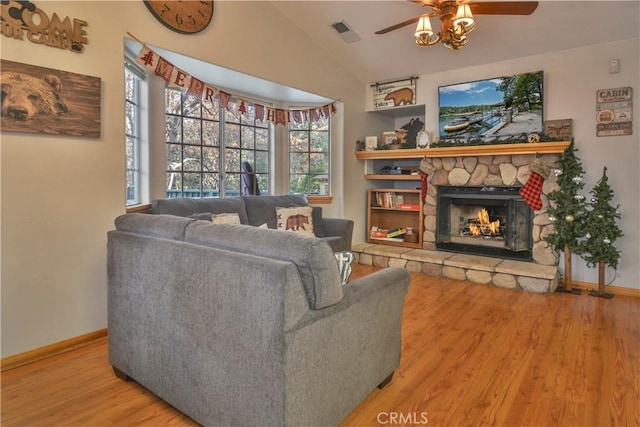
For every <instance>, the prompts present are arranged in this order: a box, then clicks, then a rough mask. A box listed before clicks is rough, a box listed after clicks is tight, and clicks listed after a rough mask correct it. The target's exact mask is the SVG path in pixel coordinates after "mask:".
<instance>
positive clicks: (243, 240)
mask: <svg viewBox="0 0 640 427" xmlns="http://www.w3.org/2000/svg"><path fill="white" fill-rule="evenodd" d="M185 241H186V242H189V243H195V244H200V245H205V246H211V247H216V248H220V249H225V250H230V251H236V252H243V253H248V254H252V255H258V256H263V257H268V258H273V259H278V260H282V261H289V262H292V263H293V264H295V265H296V267H297V268H298V271H299V273H300V278H301V279H302V283H303V286H304V288H305V293H306V294H307V298H308V300H309V307H310V308H312V309H315V310H319V309H322V308H325V307H328V306H331V305H333V304H336V303H338V302H339V301H340V300H342V296H343V293H342V285H341V282H340V275H339V273H338V266H337V264H336V259H335V257H334V256H333V251H332V250H331V247H330V246H329V245H328V244H327V243H326V242H325V241H323V240H320V239H315V238H309V237H307V236H301V235H299V234H296V233H284V232H282V231H277V230H271V229H263V228H259V227H248V226H244V225H229V224H213V223H208V222H205V221H194V222H193V223H192V224H190V225H189V226H188V227H187V229H186V231H185ZM247 268H251V266H247Z"/></svg>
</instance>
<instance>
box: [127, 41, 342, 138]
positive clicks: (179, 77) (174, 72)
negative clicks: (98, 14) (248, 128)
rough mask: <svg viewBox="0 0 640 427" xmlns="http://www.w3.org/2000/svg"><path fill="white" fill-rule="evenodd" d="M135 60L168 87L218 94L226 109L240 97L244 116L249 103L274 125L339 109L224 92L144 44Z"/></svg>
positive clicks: (314, 118) (201, 94)
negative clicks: (271, 102) (283, 104)
mask: <svg viewBox="0 0 640 427" xmlns="http://www.w3.org/2000/svg"><path fill="white" fill-rule="evenodd" d="M136 62H137V63H138V64H140V65H142V66H143V67H145V68H146V69H147V70H148V71H149V72H150V73H151V74H153V75H155V76H158V77H160V78H161V79H163V80H164V81H165V82H166V83H167V85H168V86H169V87H173V88H178V89H180V90H183V91H184V92H186V93H187V94H189V95H193V96H195V97H198V98H200V99H202V100H204V101H211V102H213V101H214V100H215V98H216V97H218V99H219V101H220V105H221V106H222V107H224V108H225V109H228V108H229V100H230V99H231V98H232V97H233V98H235V99H237V100H238V102H237V110H238V112H240V113H241V114H243V115H245V116H246V114H247V109H248V107H249V106H253V107H254V111H255V117H256V119H257V120H260V121H262V122H267V121H269V122H272V123H273V124H274V125H284V126H287V125H288V124H289V122H293V123H305V122H312V123H314V122H317V121H318V120H320V119H321V118H326V117H329V116H331V115H332V114H334V113H335V112H336V106H335V102H332V103H330V104H326V105H322V106H320V107H313V108H308V109H282V108H272V107H267V106H264V105H260V104H256V103H254V102H250V101H247V100H245V99H243V98H242V97H241V96H236V95H233V94H231V93H228V92H225V91H223V90H221V89H218V88H216V87H214V86H211V85H210V84H208V83H205V82H203V81H202V80H199V79H197V78H195V77H193V76H192V75H190V74H189V73H187V72H186V71H184V70H182V69H180V68H179V67H176V66H175V65H173V64H172V63H171V62H169V61H167V60H166V59H165V58H163V57H162V56H160V55H159V54H158V53H157V52H155V51H153V50H152V49H150V48H149V47H148V46H147V45H144V44H143V45H142V48H141V49H140V52H139V53H138V56H137V57H136Z"/></svg>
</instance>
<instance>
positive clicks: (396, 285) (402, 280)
mask: <svg viewBox="0 0 640 427" xmlns="http://www.w3.org/2000/svg"><path fill="white" fill-rule="evenodd" d="M410 283H411V274H410V273H409V272H408V271H407V270H405V269H404V268H400V267H387V268H384V269H382V270H379V271H376V272H374V273H372V274H369V275H367V276H364V277H361V278H359V279H356V280H354V281H351V282H349V283H348V284H346V285H345V286H343V293H344V297H343V298H342V301H340V302H339V303H337V304H334V305H332V306H330V307H326V308H324V309H321V310H310V311H309V313H307V314H306V315H305V316H304V317H303V318H302V319H300V322H298V323H297V324H296V325H295V326H294V327H293V329H301V328H304V327H305V326H307V325H309V324H312V323H314V322H317V321H318V320H321V319H324V318H328V317H331V316H334V315H335V314H336V313H338V312H341V311H345V310H348V309H349V307H350V306H352V305H354V304H358V303H360V304H374V303H376V301H377V300H378V299H379V298H380V297H381V295H380V294H382V293H384V294H385V296H384V298H385V300H387V301H388V303H389V305H390V306H391V305H393V306H394V307H395V308H394V310H395V315H398V310H399V314H400V316H401V315H402V309H403V307H404V299H405V296H406V294H407V290H408V288H409V284H410ZM367 300H369V301H367ZM374 300H375V301H374Z"/></svg>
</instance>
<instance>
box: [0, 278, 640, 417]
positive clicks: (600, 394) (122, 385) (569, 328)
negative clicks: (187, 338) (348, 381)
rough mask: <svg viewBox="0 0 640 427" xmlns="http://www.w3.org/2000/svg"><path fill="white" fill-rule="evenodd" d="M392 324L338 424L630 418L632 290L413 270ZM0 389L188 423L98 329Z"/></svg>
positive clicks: (20, 402)
mask: <svg viewBox="0 0 640 427" xmlns="http://www.w3.org/2000/svg"><path fill="white" fill-rule="evenodd" d="M375 269H376V268H375V267H367V266H360V265H358V266H356V269H355V272H354V276H353V278H356V277H358V276H361V275H365V274H369V273H370V272H371V271H374V270H375ZM402 333H403V351H402V360H401V364H400V367H399V369H398V370H397V371H396V374H395V376H394V378H393V381H392V382H391V383H390V384H389V385H387V386H386V387H385V388H383V389H381V390H378V389H376V390H374V391H373V392H372V393H371V394H370V395H369V396H368V397H367V398H366V399H365V400H364V401H363V402H362V403H361V404H360V405H359V406H358V407H357V408H356V409H355V410H354V411H353V412H352V413H351V414H350V415H349V416H347V417H346V418H345V419H344V420H343V422H342V425H343V426H380V425H420V424H423V425H424V424H426V425H429V426H443V427H449V426H488V425H492V426H493V425H495V426H510V427H511V426H576V427H577V426H580V427H582V426H625V427H626V426H640V299H638V298H633V297H626V296H616V297H614V298H613V299H611V300H604V299H600V298H595V297H590V296H588V295H586V294H583V295H581V296H576V295H569V294H553V295H536V294H530V293H523V292H517V291H511V290H506V289H499V288H494V287H488V286H485V285H478V284H472V283H466V282H458V281H455V280H449V279H441V278H433V277H428V276H423V275H414V276H413V281H412V284H411V287H410V289H409V294H408V296H407V302H406V306H405V312H404V323H403V332H402ZM1 398H2V410H1V411H2V412H1V417H2V418H1V423H2V426H3V427H9V426H20V427H31V426H38V427H39V426H92V427H93V426H129V425H130V426H133V425H135V426H154V427H155V426H191V425H196V424H195V423H194V422H193V421H191V420H189V419H188V418H187V417H185V416H184V415H182V414H181V413H179V412H178V411H176V410H175V409H173V408H172V407H170V406H169V405H167V404H165V403H164V402H162V401H161V400H159V399H158V398H156V397H155V396H154V395H152V394H151V393H149V392H148V391H146V390H145V389H144V388H142V387H140V386H139V385H137V384H136V383H135V382H123V381H121V380H120V379H117V378H116V377H115V376H114V375H113V371H112V370H111V367H110V365H109V364H108V360H107V341H106V339H101V340H99V341H97V342H95V343H93V344H90V345H88V346H85V347H82V348H80V349H76V350H73V351H71V352H68V353H65V354H61V355H57V356H54V357H51V358H48V359H45V360H41V361H38V362H35V363H32V364H30V365H26V366H22V367H18V368H15V369H11V370H8V371H5V372H3V373H2V396H1Z"/></svg>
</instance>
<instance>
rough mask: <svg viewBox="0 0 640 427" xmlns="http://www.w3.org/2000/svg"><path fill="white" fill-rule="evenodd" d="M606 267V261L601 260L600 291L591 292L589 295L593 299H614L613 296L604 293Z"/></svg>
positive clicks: (599, 263)
mask: <svg viewBox="0 0 640 427" xmlns="http://www.w3.org/2000/svg"><path fill="white" fill-rule="evenodd" d="M605 267H606V263H605V261H604V259H601V260H600V261H599V262H598V290H597V291H596V290H591V291H589V295H591V296H592V297H600V298H606V299H611V298H613V294H610V293H607V292H605V291H604V269H605Z"/></svg>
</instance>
